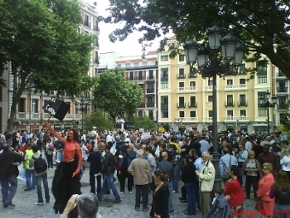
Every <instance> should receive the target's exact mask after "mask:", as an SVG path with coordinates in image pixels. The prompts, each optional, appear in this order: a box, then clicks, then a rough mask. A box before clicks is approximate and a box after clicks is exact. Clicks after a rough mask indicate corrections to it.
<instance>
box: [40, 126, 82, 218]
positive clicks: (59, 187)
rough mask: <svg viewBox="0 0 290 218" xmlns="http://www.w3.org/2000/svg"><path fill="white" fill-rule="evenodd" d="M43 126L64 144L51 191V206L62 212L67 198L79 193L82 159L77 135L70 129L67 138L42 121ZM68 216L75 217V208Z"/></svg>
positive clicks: (57, 211)
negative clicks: (52, 199) (52, 198)
mask: <svg viewBox="0 0 290 218" xmlns="http://www.w3.org/2000/svg"><path fill="white" fill-rule="evenodd" d="M44 127H47V128H48V129H49V131H50V133H51V134H52V135H54V136H55V137H56V138H57V139H58V140H59V141H60V142H62V143H63V144H64V150H63V159H62V161H61V163H60V164H59V165H58V166H57V169H56V171H55V174H54V178H53V181H52V193H53V195H54V197H55V203H54V207H53V208H54V210H55V212H56V213H62V212H63V210H64V208H65V206H66V202H67V201H68V200H69V198H70V197H71V196H72V195H73V194H81V190H80V187H81V185H80V180H79V175H80V169H81V166H82V161H83V160H82V153H81V148H80V145H79V136H78V132H77V131H76V130H70V131H69V132H68V136H67V138H64V137H62V136H60V135H59V134H58V133H57V132H56V131H55V130H54V129H53V128H51V126H50V125H49V124H48V122H45V123H44ZM69 217H70V218H77V217H78V211H77V209H74V210H72V211H71V212H70V216H69Z"/></svg>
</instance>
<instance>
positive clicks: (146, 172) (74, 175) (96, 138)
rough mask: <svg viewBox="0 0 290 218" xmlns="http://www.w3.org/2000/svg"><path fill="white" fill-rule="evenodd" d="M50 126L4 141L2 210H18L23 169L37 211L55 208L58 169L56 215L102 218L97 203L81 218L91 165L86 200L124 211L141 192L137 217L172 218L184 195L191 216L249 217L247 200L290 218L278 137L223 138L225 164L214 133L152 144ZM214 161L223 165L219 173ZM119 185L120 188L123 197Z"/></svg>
mask: <svg viewBox="0 0 290 218" xmlns="http://www.w3.org/2000/svg"><path fill="white" fill-rule="evenodd" d="M44 126H45V127H46V129H48V130H47V131H42V132H38V133H26V132H23V133H20V132H15V133H13V134H11V133H10V132H9V131H7V132H5V134H3V135H2V136H1V140H0V150H1V154H0V166H1V167H0V183H1V186H2V202H3V205H4V207H14V206H15V205H14V204H13V203H12V200H13V197H14V195H15V193H16V191H17V176H18V174H19V171H18V166H19V165H20V164H21V162H23V167H24V169H25V174H26V188H25V191H31V190H34V189H35V188H36V190H37V196H38V199H37V201H36V202H35V205H43V203H44V201H45V202H46V203H49V202H50V200H51V197H50V191H49V188H48V182H47V170H52V169H53V168H54V165H55V164H54V163H56V169H55V175H54V178H53V182H52V190H51V192H52V195H53V197H54V199H55V203H54V207H53V208H54V210H55V212H56V213H60V214H62V216H61V217H72V218H74V217H78V215H80V216H81V217H100V215H97V211H98V210H97V208H98V203H92V204H96V206H95V207H94V208H95V209H94V210H93V211H92V214H93V216H84V215H82V214H88V213H90V212H89V210H88V207H86V206H83V207H82V206H81V205H82V204H81V203H77V205H78V206H77V207H76V204H75V202H76V199H77V202H82V200H81V199H82V197H79V196H82V195H80V193H81V185H80V180H81V177H82V175H83V172H84V171H85V170H86V165H89V183H90V192H91V195H87V196H86V195H84V194H83V196H84V198H88V199H89V200H90V201H91V202H97V201H102V199H103V197H104V195H105V194H106V193H109V192H110V191H112V193H113V195H114V199H113V200H112V202H113V203H119V202H121V200H122V199H121V196H122V195H121V194H122V193H124V192H126V191H127V192H128V193H130V194H131V193H132V192H133V188H134V187H135V206H134V209H135V211H139V210H142V211H143V212H146V211H148V213H149V217H152V218H153V217H154V218H157V217H159V218H167V217H169V216H170V213H172V212H174V205H175V204H174V202H173V198H172V195H173V194H175V193H179V192H181V196H180V198H179V199H180V202H182V203H186V204H187V206H186V208H187V209H186V212H185V213H184V214H185V215H187V216H194V215H195V214H196V213H197V212H201V214H202V216H203V217H208V218H210V217H221V218H223V217H226V218H227V217H229V216H230V215H233V214H234V215H239V214H241V213H242V211H243V210H245V208H244V207H243V203H244V201H245V199H253V200H255V201H256V203H257V205H260V206H261V207H259V208H258V207H257V208H258V210H259V211H260V213H261V214H262V215H264V216H267V217H289V216H290V183H289V179H290V147H289V143H288V141H286V140H285V137H284V136H283V135H282V134H281V133H279V132H275V133H273V134H271V135H270V136H265V135H263V134H259V133H258V132H257V131H254V132H253V133H252V134H248V133H246V132H224V133H222V134H220V135H219V138H218V145H217V146H218V149H217V150H218V152H219V155H220V157H219V160H213V157H212V154H213V151H214V149H213V147H214V146H213V144H212V132H211V131H206V130H205V131H202V132H198V131H196V130H191V131H184V132H174V131H165V132H158V131H154V132H150V138H148V137H147V138H144V137H142V134H143V133H142V132H141V131H127V130H118V131H117V130H114V131H110V130H105V131H98V130H97V129H96V128H95V127H94V128H93V130H91V131H89V132H86V131H84V132H82V133H79V132H77V131H75V130H70V131H67V132H65V131H59V132H57V131H55V130H54V129H53V128H51V127H50V126H49V124H48V123H47V122H46V123H44ZM42 160H43V161H42ZM214 161H217V162H219V164H218V165H219V172H217V171H216V169H215V167H214V164H213V162H214ZM216 177H218V178H221V179H222V183H223V184H221V185H220V187H215V186H214V184H215V178H216ZM115 180H118V182H119V183H120V190H119V191H118V190H117V189H116V187H115ZM179 180H181V181H182V183H183V186H182V187H179V184H180V182H179ZM96 181H97V185H96ZM126 181H127V184H126ZM41 183H43V187H44V191H45V192H44V193H45V195H44V198H45V200H44V198H43V196H42V185H41ZM9 186H11V187H10V189H9V188H8V187H9ZM251 190H253V192H251ZM149 193H151V194H149ZM251 193H253V196H251ZM149 195H152V206H151V208H150V204H149V199H150V198H149ZM287 211H288V213H287Z"/></svg>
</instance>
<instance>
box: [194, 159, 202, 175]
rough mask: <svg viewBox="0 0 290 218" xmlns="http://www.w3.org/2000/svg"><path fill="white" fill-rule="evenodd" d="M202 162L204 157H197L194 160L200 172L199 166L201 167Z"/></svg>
mask: <svg viewBox="0 0 290 218" xmlns="http://www.w3.org/2000/svg"><path fill="white" fill-rule="evenodd" d="M201 162H202V158H201V157H199V158H197V159H196V160H195V161H194V166H195V168H196V169H197V170H198V171H199V172H200V170H199V167H200V164H201Z"/></svg>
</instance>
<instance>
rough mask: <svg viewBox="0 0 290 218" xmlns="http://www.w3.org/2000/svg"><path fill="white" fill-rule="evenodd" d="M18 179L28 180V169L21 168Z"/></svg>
mask: <svg viewBox="0 0 290 218" xmlns="http://www.w3.org/2000/svg"><path fill="white" fill-rule="evenodd" d="M17 179H20V180H22V181H26V170H25V169H24V168H22V169H21V170H20V172H19V175H18V176H17Z"/></svg>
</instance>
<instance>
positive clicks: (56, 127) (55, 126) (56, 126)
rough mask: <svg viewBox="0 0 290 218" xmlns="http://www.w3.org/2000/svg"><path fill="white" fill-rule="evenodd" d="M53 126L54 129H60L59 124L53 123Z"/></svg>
mask: <svg viewBox="0 0 290 218" xmlns="http://www.w3.org/2000/svg"><path fill="white" fill-rule="evenodd" d="M53 128H54V129H55V130H56V131H60V130H61V124H54V125H53Z"/></svg>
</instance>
